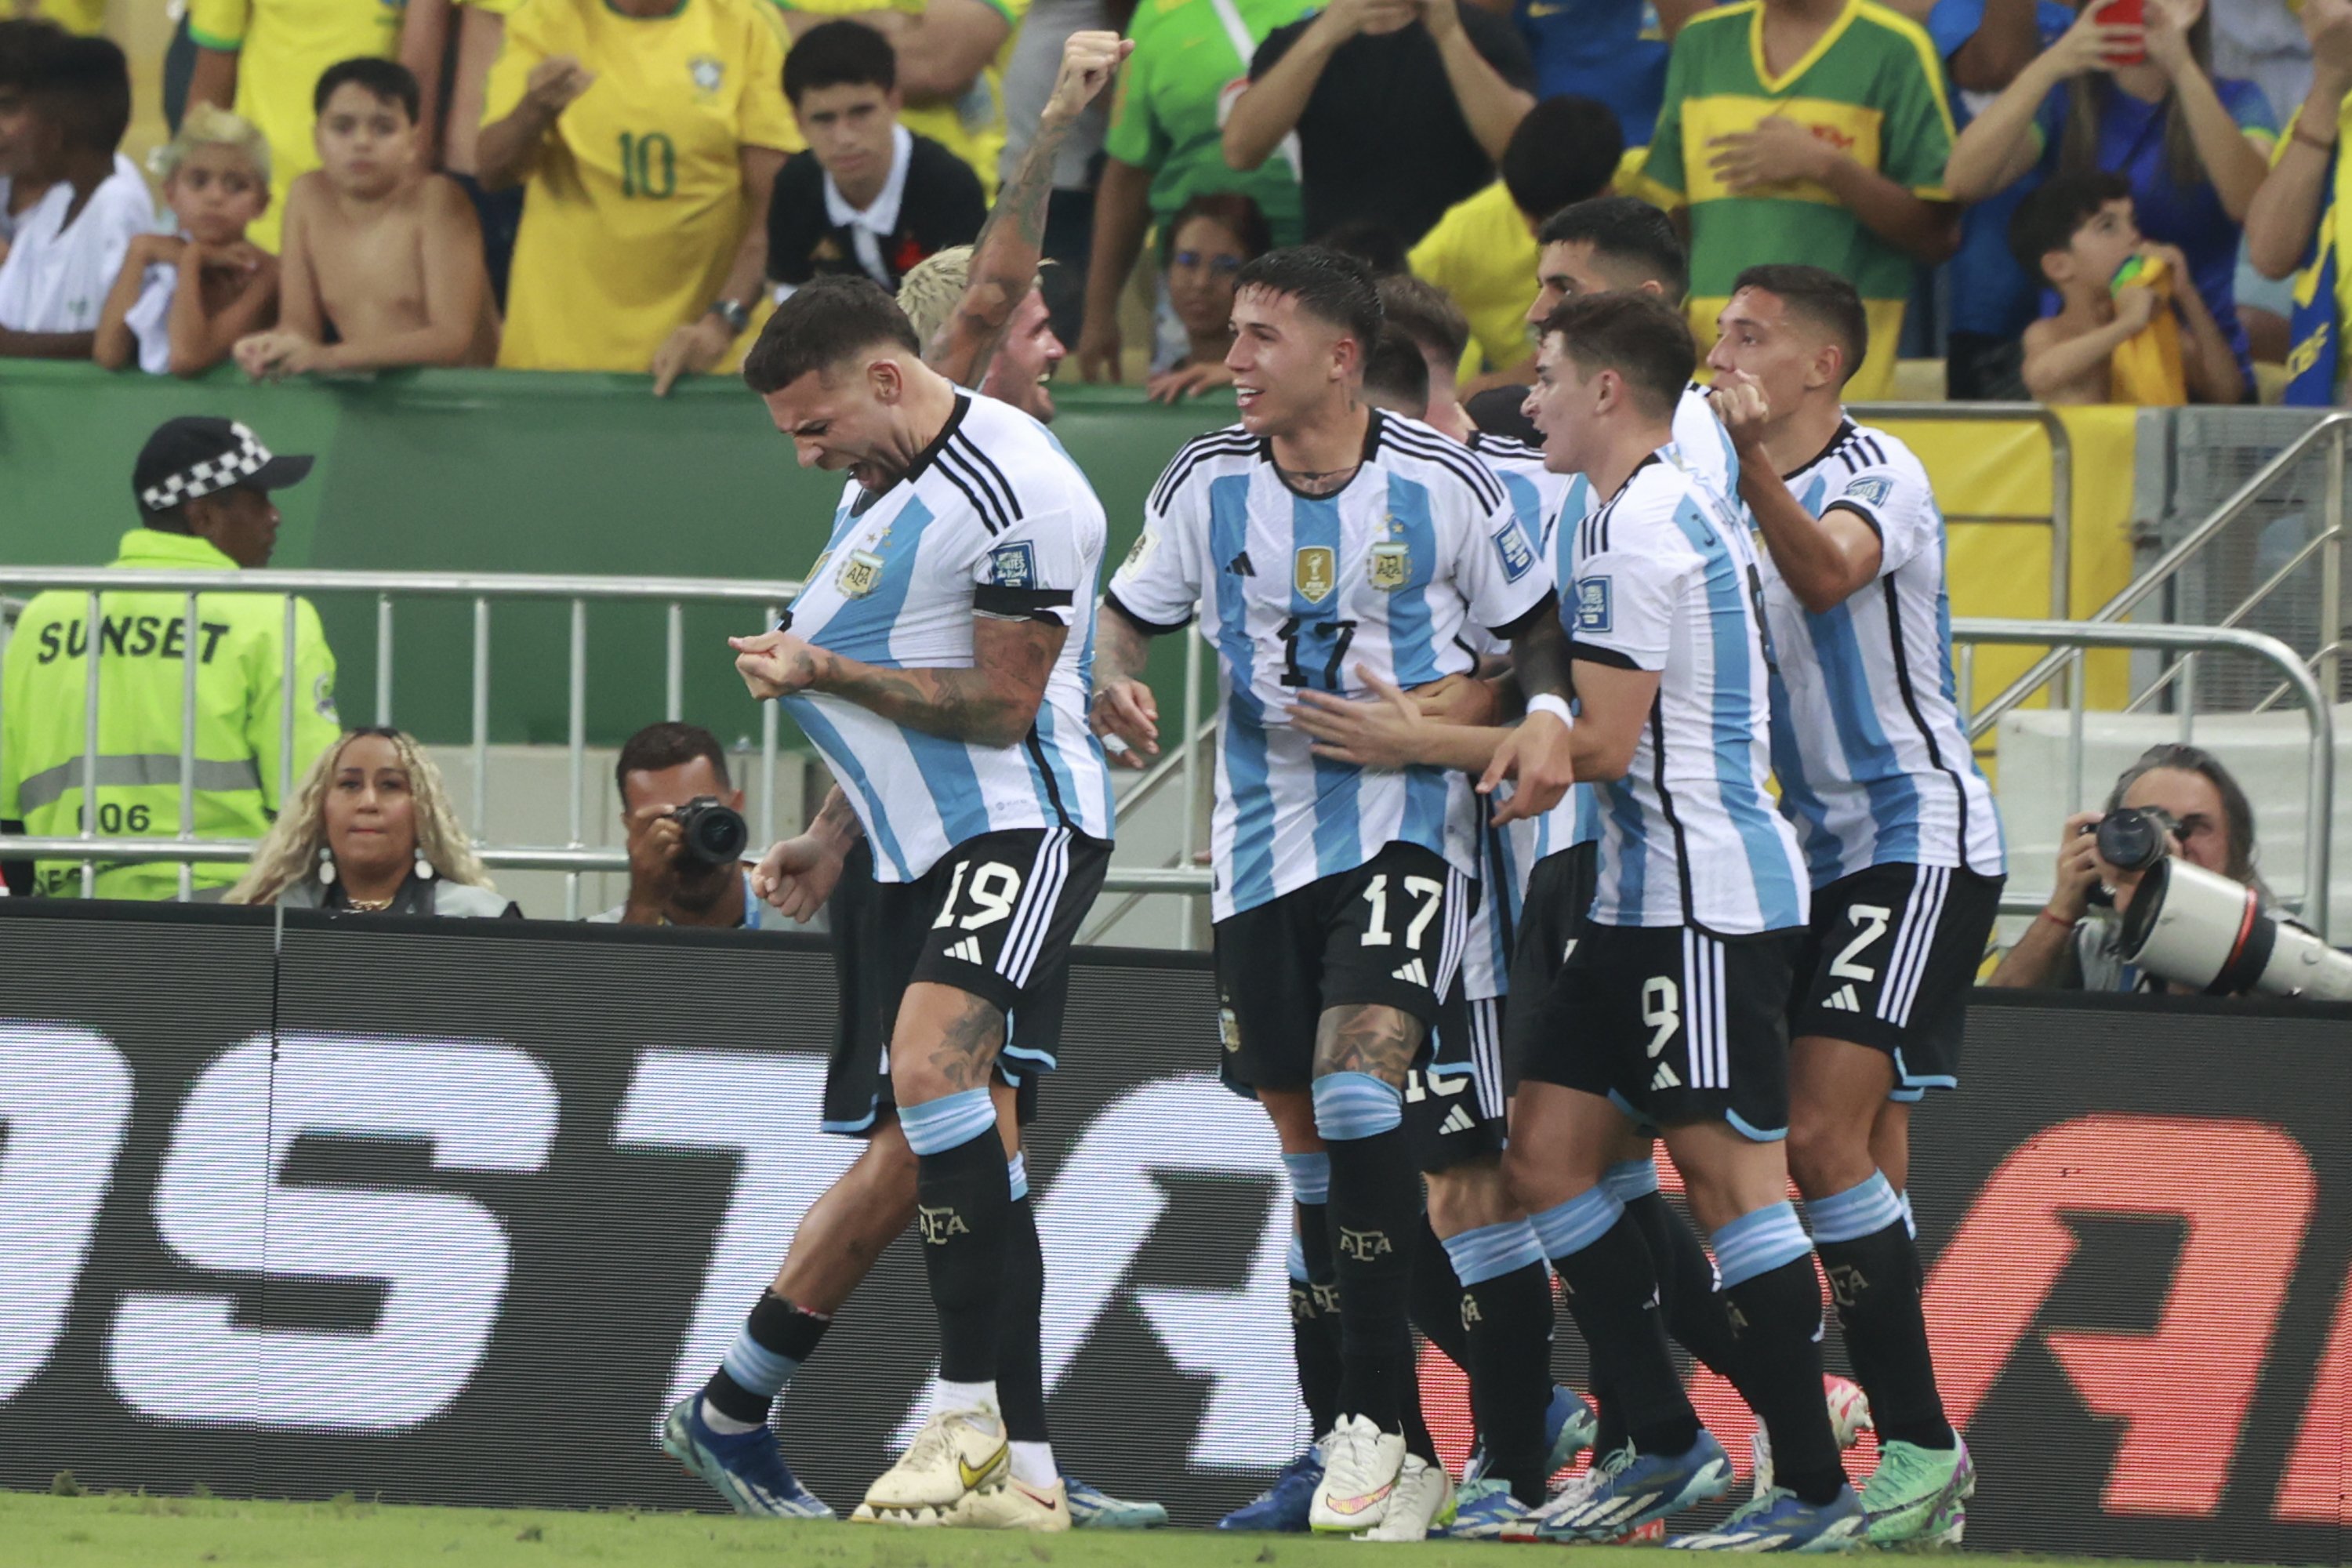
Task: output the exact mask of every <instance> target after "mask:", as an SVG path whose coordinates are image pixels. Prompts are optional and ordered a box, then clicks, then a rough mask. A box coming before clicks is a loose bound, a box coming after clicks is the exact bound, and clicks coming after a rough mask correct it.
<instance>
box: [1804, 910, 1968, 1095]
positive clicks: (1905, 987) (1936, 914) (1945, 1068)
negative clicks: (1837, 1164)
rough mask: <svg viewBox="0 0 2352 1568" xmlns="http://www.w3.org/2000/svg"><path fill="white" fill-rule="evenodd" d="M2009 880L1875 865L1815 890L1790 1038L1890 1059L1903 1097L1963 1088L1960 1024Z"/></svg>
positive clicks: (1896, 1088)
mask: <svg viewBox="0 0 2352 1568" xmlns="http://www.w3.org/2000/svg"><path fill="white" fill-rule="evenodd" d="M2001 883H2002V879H2001V878H1999V877H1980V876H1979V875H1977V874H1976V873H1975V872H1974V871H1967V870H1961V869H1958V868H1949V867H1942V866H1912V865H1890V866H1873V867H1871V868H1868V869H1866V870H1862V871H1856V872H1855V873H1854V874H1853V875H1852V876H1851V877H1842V878H1840V879H1838V880H1836V881H1834V882H1832V883H1831V884H1830V885H1829V886H1828V887H1826V888H1823V889H1821V890H1820V891H1819V892H1817V893H1815V894H1814V895H1813V921H1812V929H1811V931H1810V932H1809V933H1808V934H1807V937H1806V942H1805V948H1804V952H1803V954H1802V955H1801V957H1800V958H1799V959H1798V961H1797V976H1798V979H1797V985H1796V988H1795V990H1794V992H1793V993H1792V994H1791V995H1790V1011H1789V1035H1790V1038H1791V1039H1795V1038H1801V1037H1803V1036H1806V1035H1821V1036H1824V1037H1827V1038H1830V1039H1832V1040H1852V1041H1853V1043H1854V1044H1855V1045H1858V1046H1868V1047H1872V1048H1873V1049H1874V1050H1881V1051H1885V1053H1886V1054H1887V1055H1888V1056H1890V1057H1893V1058H1895V1098H1896V1099H1899V1100H1916V1099H1918V1098H1919V1097H1920V1096H1921V1095H1922V1094H1924V1093H1925V1092H1927V1090H1928V1089H1954V1088H1957V1087H1958V1085H1959V1081H1960V1029H1961V1025H1962V1023H1963V1022H1964V1021H1965V1018H1966V1015H1967V1012H1968V1005H1969V990H1970V988H1971V987H1973V986H1974V985H1975V984H1976V981H1977V971H1978V970H1979V969H1980V968H1982V967H1983V965H1984V958H1985V950H1986V943H1987V942H1990V940H1991V939H1992V925H1993V921H1994V919H1995V918H1996V917H1997V916H1998V915H1999V914H2000V889H2001Z"/></svg>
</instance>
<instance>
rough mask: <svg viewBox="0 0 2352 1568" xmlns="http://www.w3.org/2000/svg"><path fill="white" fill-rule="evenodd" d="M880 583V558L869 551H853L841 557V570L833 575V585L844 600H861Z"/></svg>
mask: <svg viewBox="0 0 2352 1568" xmlns="http://www.w3.org/2000/svg"><path fill="white" fill-rule="evenodd" d="M876 542H877V543H879V542H880V541H878V540H877V541H876ZM881 581H882V557H880V556H879V555H877V554H875V553H874V552H872V551H871V550H853V551H851V552H849V553H848V554H847V555H845V556H844V557H842V561H841V570H840V571H839V572H837V573H835V574H834V579H833V585H834V586H835V587H836V588H838V589H840V590H841V596H842V597H843V598H845V599H862V598H864V597H866V595H868V594H870V593H872V592H874V590H875V588H876V586H877V585H878V584H880V583H881Z"/></svg>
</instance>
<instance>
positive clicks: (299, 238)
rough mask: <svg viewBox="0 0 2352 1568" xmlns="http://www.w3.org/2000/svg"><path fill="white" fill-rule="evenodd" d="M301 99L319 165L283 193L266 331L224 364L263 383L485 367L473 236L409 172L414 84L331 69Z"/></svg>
mask: <svg viewBox="0 0 2352 1568" xmlns="http://www.w3.org/2000/svg"><path fill="white" fill-rule="evenodd" d="M312 101H313V103H314V104H315V106H316V109H317V112H318V116H319V119H318V126H317V130H316V132H315V134H316V138H317V142H318V148H319V165H320V166H319V167H318V168H317V169H316V170H314V171H312V172H311V173H310V174H304V175H303V176H302V177H301V178H299V179H298V180H296V181H295V182H294V184H293V186H292V188H291V189H290V190H289V192H288V194H287V197H286V253H285V258H284V271H283V277H282V279H281V281H280V286H279V287H280V294H279V299H278V327H277V329H276V330H275V331H266V332H257V333H255V334H254V335H253V336H251V337H248V338H246V339H244V340H243V341H241V342H238V344H237V345H236V363H238V365H240V366H241V367H243V369H244V370H245V372H246V374H248V375H251V376H254V377H256V378H257V379H259V378H267V379H269V380H273V381H274V380H276V379H278V378H279V377H281V376H287V375H300V374H307V373H309V372H313V371H348V370H374V369H379V368H382V367H385V366H390V365H404V364H442V365H447V364H488V363H490V361H491V360H492V359H493V358H494V357H495V356H496V354H497V353H498V315H497V311H496V310H495V308H494V307H493V306H492V305H491V303H490V286H489V279H488V274H487V273H486V272H485V271H484V269H483V266H482V230H481V225H480V224H479V222H478V221H477V219H476V218H475V216H474V207H473V204H472V203H471V202H469V201H467V199H466V193H465V192H464V191H462V190H460V189H459V188H458V187H457V184H456V182H454V181H452V180H450V179H449V178H447V177H446V175H442V174H424V173H421V172H420V171H419V169H418V167H417V163H418V159H417V121H416V111H417V88H416V78H415V76H413V75H412V74H410V72H409V71H408V69H407V68H405V67H404V66H401V65H398V64H396V63H394V62H393V61H391V60H383V59H374V58H362V59H351V60H344V61H343V62H341V64H339V65H334V66H331V67H329V68H327V71H326V74H324V75H323V76H321V77H320V79H319V86H318V90H317V91H316V93H315V94H313V100H312ZM330 334H331V335H330Z"/></svg>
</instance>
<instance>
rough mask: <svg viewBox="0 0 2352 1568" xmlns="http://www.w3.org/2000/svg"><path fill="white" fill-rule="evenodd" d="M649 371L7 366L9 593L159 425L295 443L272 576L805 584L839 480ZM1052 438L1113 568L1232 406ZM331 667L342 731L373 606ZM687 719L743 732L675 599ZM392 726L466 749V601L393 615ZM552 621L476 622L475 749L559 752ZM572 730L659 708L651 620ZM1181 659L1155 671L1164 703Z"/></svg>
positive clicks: (329, 620) (641, 618)
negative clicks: (461, 575)
mask: <svg viewBox="0 0 2352 1568" xmlns="http://www.w3.org/2000/svg"><path fill="white" fill-rule="evenodd" d="M647 386H648V383H647V381H646V378H645V377H643V376H621V375H565V374H537V373H525V372H510V371H421V372H397V373H392V374H383V375H372V376H358V377H351V378H344V379H335V380H321V381H316V382H311V383H308V384H296V385H286V386H255V385H251V384H247V382H246V381H245V380H244V378H243V377H242V376H240V375H237V374H236V373H235V372H233V371H229V370H223V371H220V372H215V374H214V375H213V376H211V377H209V378H207V379H205V380H203V381H198V382H193V383H191V382H181V381H175V380H173V379H170V378H167V377H162V376H150V375H141V374H108V373H106V372H104V371H100V370H98V369H96V368H95V367H93V366H89V365H83V364H44V363H32V362H26V361H11V362H0V593H5V592H9V591H10V590H9V589H8V588H7V585H6V581H5V566H7V565H9V564H19V565H83V564H100V563H104V562H106V561H109V560H110V559H112V557H113V553H114V550H115V546H116V542H117V541H118V540H119V539H120V538H121V534H122V532H123V531H125V530H126V529H130V528H133V527H136V526H137V525H138V515H137V509H136V507H135V504H134V503H133V501H132V500H131V461H132V459H133V458H134V457H135V456H136V455H137V453H138V450H139V447H140V444H141V443H142V441H144V440H145V439H146V437H147V434H148V432H149V431H151V430H152V429H153V428H154V426H156V425H157V424H159V423H161V422H162V421H163V420H164V419H167V418H170V417H172V416H174V415H179V414H214V415H225V416H229V417H231V418H236V419H242V420H244V421H245V422H246V423H247V424H248V425H250V426H252V427H253V428H254V430H255V432H256V433H257V435H259V436H260V437H261V439H262V440H263V441H264V442H265V443H266V444H267V445H268V446H269V447H271V448H272V449H273V450H276V451H280V452H311V453H315V454H317V456H318V458H319V466H318V468H317V469H316V470H314V472H313V473H312V476H311V478H310V479H309V480H308V481H306V482H305V483H304V484H302V485H300V486H299V487H297V488H296V489H291V490H288V491H286V492H284V493H283V494H282V496H281V497H280V504H281V508H282V510H283V511H284V514H285V526H284V529H283V531H281V533H280V534H279V537H278V553H277V555H276V557H275V559H274V560H273V562H272V564H273V565H278V566H286V567H317V568H322V569H335V570H348V571H424V570H430V571H476V572H530V573H585V574H598V575H612V576H624V577H625V576H651V575H661V576H680V577H748V578H755V579H770V580H773V579H791V578H796V577H798V576H799V575H800V574H802V573H803V571H805V570H806V569H807V567H808V564H809V563H810V562H811V561H812V560H814V557H815V555H816V552H818V551H819V550H820V549H822V548H823V547H824V538H825V534H826V531H827V525H828V524H829V522H830V521H831V518H832V515H833V505H834V501H835V498H837V497H838V496H839V494H840V489H841V486H840V481H839V480H838V479H834V478H832V477H830V476H827V475H824V474H820V473H816V472H813V471H812V472H803V471H801V470H800V469H799V468H797V467H796V466H795V463H794V460H793V448H792V445H791V443H790V442H788V441H786V440H785V439H784V438H783V437H781V436H779V435H778V434H777V433H776V432H775V430H774V428H773V426H771V425H770V424H769V422H768V418H767V411H766V409H765V408H764V407H763V406H762V405H761V402H760V400H759V399H758V398H756V397H754V396H753V395H751V393H749V392H748V391H746V390H745V389H744V387H743V385H742V384H741V383H740V382H738V381H736V380H734V379H732V378H731V377H730V378H723V379H720V378H712V379H706V380H702V381H698V382H694V383H689V384H687V385H685V386H684V387H682V388H680V389H679V391H678V392H677V394H676V395H673V396H672V397H670V398H668V399H667V400H666V401H656V399H654V398H653V397H652V396H651V395H649V394H648V392H647V390H646V388H647ZM1058 396H1059V399H1060V404H1061V416H1060V417H1059V418H1058V419H1057V420H1056V421H1055V426H1054V433H1055V436H1057V437H1059V438H1060V439H1061V441H1062V442H1063V444H1064V445H1065V446H1066V447H1068V448H1069V451H1070V454H1071V456H1072V457H1074V458H1076V459H1077V461H1078V463H1079V465H1080V466H1081V467H1083V468H1085V469H1086V471H1087V475H1088V476H1089V477H1090V478H1091V479H1093V481H1094V484H1095V489H1097V492H1098V493H1099V494H1100V495H1101V497H1102V500H1103V505H1104V507H1105V509H1106V510H1107V511H1108V514H1109V518H1110V552H1109V556H1108V565H1109V566H1111V567H1115V566H1116V565H1117V563H1118V561H1119V560H1120V559H1121V558H1122V557H1123V556H1124V555H1125V553H1126V552H1127V549H1128V546H1129V544H1130V543H1131V542H1133V540H1134V538H1135V535H1136V532H1137V531H1138V530H1139V527H1140V526H1141V521H1142V510H1143V502H1144V498H1145V496H1146V494H1147V492H1148V491H1149V490H1150V487H1151V484H1152V482H1153V481H1154V480H1155V479H1158V477H1159V475H1160V469H1161V468H1163V467H1164V466H1165V465H1166V463H1167V461H1168V459H1169V458H1170V457H1171V456H1172V455H1173V454H1174V453H1175V451H1176V448H1177V447H1180V446H1181V445H1182V444H1183V443H1184V442H1185V441H1186V440H1187V439H1189V438H1191V437H1193V436H1195V435H1198V434H1200V433H1201V432H1202V431H1203V430H1206V429H1210V428H1213V427H1214V426H1217V425H1219V424H1222V423H1224V422H1227V421H1229V420H1230V419H1231V418H1232V417H1233V404H1232V399H1231V397H1230V395H1226V396H1223V397H1221V398H1219V399H1217V400H1214V401H1212V402H1210V403H1207V404H1203V405H1187V406H1185V407H1182V408H1175V409H1170V408H1162V407H1159V406H1156V405H1151V404H1148V403H1146V402H1144V401H1143V399H1142V396H1141V394H1140V393H1139V391H1137V390H1135V389H1132V388H1123V389H1122V388H1090V387H1072V388H1065V389H1061V390H1060V391H1059V393H1058ZM318 603H319V609H320V615H321V616H323V617H324V618H325V621H326V626H327V633H328V637H330V639H331V641H332V643H333V645H334V648H335V653H336V658H337V660H338V662H339V664H340V667H341V677H340V687H341V697H342V710H343V715H344V717H345V719H347V720H350V721H362V720H364V719H367V718H371V717H373V706H374V700H375V699H374V692H375V605H374V601H373V597H372V596H352V595H324V596H321V597H320V599H319V601H318ZM686 625H687V632H686V638H687V647H686V654H687V683H686V716H687V717H688V719H690V720H692V721H696V722H698V723H702V724H707V725H709V727H710V728H711V729H713V730H714V731H717V732H718V733H719V735H720V736H721V737H722V738H726V739H730V740H734V739H738V738H741V737H744V736H748V735H754V734H756V733H757V730H758V713H757V710H756V709H755V708H754V707H753V706H752V705H751V702H750V701H749V700H747V699H746V698H745V696H744V693H743V689H742V687H741V685H740V683H739V682H738V680H737V679H736V677H735V673H734V669H733V667H732V665H731V663H730V659H731V658H732V656H731V655H730V653H729V651H728V648H727V646H726V642H725V638H726V637H727V635H728V633H729V632H730V631H733V630H740V629H744V627H745V618H744V617H742V616H740V614H739V613H736V612H730V611H727V610H725V609H723V608H720V607H717V606H709V607H703V608H693V607H689V608H688V612H687V617H686ZM394 637H395V643H396V650H397V656H396V658H394V667H395V669H396V671H397V684H396V687H395V689H394V697H393V716H394V721H396V722H398V723H400V724H401V725H403V726H404V727H405V728H407V729H410V730H412V731H415V732H417V733H419V734H421V735H423V736H424V737H425V738H426V739H428V740H432V741H436V742H458V741H463V740H465V739H467V737H468V736H469V735H470V734H471V723H472V721H471V718H470V711H469V709H468V706H467V705H468V702H469V693H470V691H471V689H472V688H471V668H472V667H471V652H472V612H471V610H470V608H469V607H468V606H467V605H465V604H463V603H460V602H456V601H450V602H433V603H423V602H415V601H411V602H409V603H408V604H406V605H404V607H402V608H401V609H400V610H399V611H398V612H397V615H396V617H395V624H394ZM569 637H570V632H569V613H568V610H567V608H566V607H565V606H562V605H544V606H530V605H520V604H507V605H499V606H496V607H495V608H494V610H493V632H492V637H491V658H492V682H491V684H492V688H493V690H494V693H495V695H494V699H493V705H492V709H493V710H492V738H493V739H494V740H498V741H505V742H513V741H529V742H560V741H562V739H563V738H564V734H565V724H566V714H567V712H568V698H567V692H566V687H565V668H566V657H567V650H568V647H569ZM589 641H590V653H589V661H588V710H589V731H590V739H591V741H592V742H598V743H604V744H610V743H614V742H618V741H619V740H620V739H621V738H623V737H624V736H625V735H626V734H628V733H629V731H632V730H634V729H635V728H636V727H637V726H638V725H640V724H642V723H645V722H646V721H648V720H650V719H653V718H656V717H658V716H659V715H660V711H661V701H662V647H663V642H662V622H661V613H660V611H659V609H658V608H655V607H646V608H643V609H640V608H637V607H635V606H603V607H597V606H591V609H590V612H589ZM1172 651H1173V650H1172V645H1163V647H1162V650H1161V653H1160V657H1159V658H1157V659H1156V660H1155V664H1154V671H1153V679H1154V682H1155V684H1156V685H1159V686H1160V689H1161V690H1162V691H1163V692H1164V693H1165V694H1166V698H1167V704H1168V707H1169V710H1171V712H1172V711H1173V709H1174V705H1175V701H1176V700H1177V697H1178V695H1179V693H1180V692H1181V685H1180V684H1179V682H1180V680H1181V674H1180V672H1179V668H1178V665H1177V662H1176V660H1175V659H1174V658H1172V657H1171V655H1172Z"/></svg>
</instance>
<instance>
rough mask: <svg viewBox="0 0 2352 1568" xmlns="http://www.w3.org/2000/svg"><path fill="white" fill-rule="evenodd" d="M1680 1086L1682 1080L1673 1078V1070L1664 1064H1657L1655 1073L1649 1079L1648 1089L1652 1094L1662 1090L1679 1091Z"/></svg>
mask: <svg viewBox="0 0 2352 1568" xmlns="http://www.w3.org/2000/svg"><path fill="white" fill-rule="evenodd" d="M1682 1086H1683V1080H1682V1079H1679V1078H1677V1077H1675V1069H1674V1068H1670V1067H1668V1066H1667V1065H1666V1064H1665V1063H1664V1062H1660V1063H1659V1064H1658V1070H1657V1072H1656V1073H1655V1074H1654V1075H1653V1076H1652V1077H1651V1079H1650V1089H1651V1091H1652V1092H1653V1093H1654V1092H1656V1091H1657V1090H1659V1089H1680V1088H1682Z"/></svg>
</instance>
